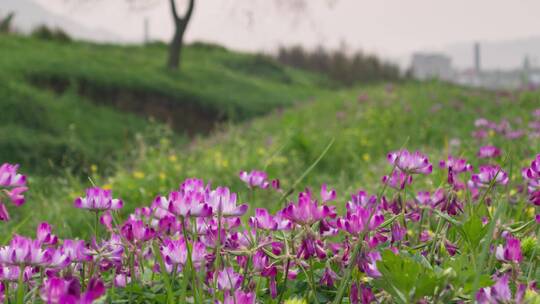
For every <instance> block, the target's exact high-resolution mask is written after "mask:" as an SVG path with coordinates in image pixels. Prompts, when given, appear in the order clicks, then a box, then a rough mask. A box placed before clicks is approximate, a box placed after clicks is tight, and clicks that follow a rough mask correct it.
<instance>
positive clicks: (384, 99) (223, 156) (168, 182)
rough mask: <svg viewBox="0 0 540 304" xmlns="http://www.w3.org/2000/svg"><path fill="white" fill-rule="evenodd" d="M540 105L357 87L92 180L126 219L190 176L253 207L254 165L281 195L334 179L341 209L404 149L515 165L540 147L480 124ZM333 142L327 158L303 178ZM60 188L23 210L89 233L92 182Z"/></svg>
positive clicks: (271, 204)
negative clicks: (81, 203)
mask: <svg viewBox="0 0 540 304" xmlns="http://www.w3.org/2000/svg"><path fill="white" fill-rule="evenodd" d="M539 101H540V93H539V92H516V93H513V94H510V95H498V94H496V93H493V92H483V91H473V90H470V89H464V88H458V87H454V86H448V85H443V84H437V83H427V84H419V83H410V84H406V85H400V86H396V87H393V88H392V87H384V86H370V87H365V88H357V89H354V90H349V91H341V92H336V93H335V94H333V95H326V96H321V98H318V99H317V100H316V101H314V102H311V103H307V104H302V105H298V106H296V107H293V108H289V109H286V110H285V111H283V112H276V113H272V114H270V115H268V116H267V117H263V118H258V119H255V120H253V121H250V122H247V123H242V124H239V125H237V126H230V127H228V128H227V129H226V130H223V131H221V132H218V133H216V134H214V135H212V136H210V137H209V138H207V139H202V140H197V141H195V142H193V143H192V144H191V145H190V146H189V148H186V149H180V150H178V149H176V148H175V147H174V145H173V143H172V142H171V139H169V138H167V137H166V136H165V137H163V138H162V140H161V141H160V144H159V145H155V146H142V147H140V150H139V152H140V153H139V154H138V158H137V161H135V162H134V163H133V166H130V167H120V168H118V170H117V173H116V174H115V175H113V176H112V177H110V178H101V177H99V176H98V175H97V174H93V175H91V177H92V179H93V181H94V182H95V183H96V184H97V185H100V186H103V187H105V188H112V189H113V193H114V196H115V197H120V198H122V199H123V200H124V202H125V203H126V206H125V207H124V210H123V211H122V212H124V213H127V212H130V211H131V210H133V208H135V207H137V206H141V205H147V204H148V203H149V202H151V201H152V200H153V199H154V197H155V196H156V195H158V194H164V193H167V192H168V191H170V190H171V189H175V188H176V187H178V184H179V183H180V182H181V181H182V180H183V179H185V178H191V177H198V178H203V179H204V180H205V181H207V182H211V183H212V185H213V186H218V185H227V186H230V187H231V188H232V189H233V190H234V191H238V192H239V195H240V201H242V202H246V201H247V202H250V197H251V195H252V194H250V191H249V190H248V189H247V188H246V187H245V185H243V183H242V182H241V181H240V180H239V178H238V172H239V171H240V170H251V169H262V170H265V171H267V172H268V173H269V176H270V178H279V179H280V180H281V185H282V188H283V190H285V191H286V190H288V189H290V188H291V187H293V186H295V190H301V189H303V188H304V187H306V186H308V185H309V186H312V187H318V186H320V185H321V184H322V183H328V184H329V185H330V186H332V187H335V188H336V189H337V190H338V193H341V194H342V196H340V197H338V202H339V204H338V206H344V202H346V200H347V199H348V197H347V196H343V195H344V194H346V193H352V192H354V191H357V190H358V189H366V190H368V191H375V189H378V188H379V185H380V179H381V177H382V175H383V174H388V173H389V170H391V166H389V165H388V164H387V161H386V154H387V153H388V152H389V151H393V150H396V149H399V148H400V147H402V146H403V145H405V147H406V148H408V149H410V150H415V149H421V150H422V151H423V152H424V153H428V155H429V156H430V160H431V162H432V163H433V164H434V165H436V164H437V163H438V161H439V160H440V159H443V158H444V157H445V155H446V154H447V153H451V154H453V155H459V156H464V157H466V158H468V159H474V157H473V156H474V155H475V154H476V153H477V151H478V148H479V147H480V146H481V145H485V144H494V145H496V146H498V147H500V148H502V151H503V153H510V155H511V156H512V159H516V160H518V159H519V160H522V159H524V158H527V157H530V156H531V155H534V154H533V153H534V152H535V151H539V150H540V140H538V137H536V138H535V137H527V136H525V137H521V138H518V139H514V140H508V139H506V138H505V137H504V136H502V135H500V134H496V133H490V136H489V137H487V138H486V139H484V140H481V141H478V140H476V139H475V138H473V137H472V136H471V130H474V121H475V120H476V119H477V118H479V117H485V118H488V119H490V120H493V121H495V122H500V121H502V120H503V119H507V120H508V122H509V123H510V126H511V127H512V129H514V130H523V131H524V132H529V131H531V130H530V129H529V127H528V124H529V122H531V121H532V120H533V119H534V117H533V116H532V114H531V112H532V110H533V109H534V108H537V107H538V105H539V104H540V102H539ZM539 132H540V131H539ZM332 140H333V144H332V145H331V147H330V149H329V150H328V152H327V153H326V154H325V155H324V157H323V158H322V160H321V161H320V162H319V163H318V164H317V165H316V166H315V168H314V169H313V170H312V171H311V172H309V174H307V176H306V177H305V178H304V179H301V180H298V179H299V177H301V176H302V174H303V173H304V172H305V171H306V169H307V168H308V167H309V166H310V165H311V164H313V162H314V161H315V160H316V159H317V158H318V157H319V156H320V154H321V153H322V152H323V151H324V149H325V147H326V146H327V145H328V144H329V143H331V142H332ZM498 161H502V159H499V160H498ZM473 165H475V166H477V165H478V164H477V163H473ZM522 165H524V164H521V163H516V164H514V165H513V169H514V171H515V172H514V175H515V176H519V172H518V171H519V169H520V168H521V166H522ZM296 181H298V183H296V184H295V182H296ZM64 183H65V185H67V186H64V187H56V188H54V189H46V191H45V190H44V189H42V188H43V181H40V180H35V183H34V186H35V187H34V189H33V191H34V192H33V194H32V195H33V197H32V200H31V202H29V203H28V206H24V209H26V208H34V207H35V206H36V205H37V206H50V210H51V211H50V212H47V213H46V214H42V215H41V217H40V219H46V220H49V221H51V222H52V223H55V224H56V225H57V226H59V227H63V228H67V229H69V230H67V231H68V232H67V233H68V234H74V235H80V234H84V229H81V228H80V226H81V224H80V223H84V222H88V223H90V222H89V221H90V220H91V217H87V216H85V214H84V213H83V212H79V211H77V210H75V209H73V207H72V200H73V199H74V198H75V197H77V196H80V195H81V194H82V191H83V190H84V188H85V187H88V186H90V183H89V182H83V183H80V182H75V183H73V182H72V181H69V180H67V181H64ZM419 185H420V184H419ZM418 190H420V189H410V191H412V192H414V191H418ZM256 195H257V201H258V202H264V203H263V204H264V205H265V207H266V208H269V209H270V210H277V209H278V208H279V207H280V206H281V204H282V203H281V202H280V196H281V194H278V193H275V192H273V191H256ZM31 206H34V207H31ZM24 209H23V210H24ZM251 210H253V208H251ZM23 214H25V211H23ZM63 214H70V217H69V218H66V217H65V216H63ZM75 223H78V224H75Z"/></svg>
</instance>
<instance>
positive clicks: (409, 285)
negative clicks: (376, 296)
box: [374, 250, 443, 303]
mask: <svg viewBox="0 0 540 304" xmlns="http://www.w3.org/2000/svg"><path fill="white" fill-rule="evenodd" d="M381 256H382V260H381V261H378V262H377V268H378V270H379V271H380V272H381V274H382V276H381V278H378V279H376V280H375V281H374V284H375V285H376V286H377V287H378V288H381V289H383V290H385V291H387V292H388V293H389V294H391V295H392V296H393V297H394V300H397V301H399V302H403V303H408V302H411V301H416V300H418V299H421V298H423V297H425V296H430V295H433V293H434V292H435V289H436V287H437V286H440V285H442V283H443V282H442V281H441V279H440V278H439V277H438V276H437V275H436V274H435V272H434V270H433V269H432V268H431V266H429V264H428V263H427V261H426V260H425V259H422V257H421V256H409V255H407V254H405V253H402V254H399V255H396V254H394V253H393V252H392V251H390V250H386V251H384V252H383V253H382V255H381Z"/></svg>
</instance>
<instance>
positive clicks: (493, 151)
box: [477, 146, 501, 158]
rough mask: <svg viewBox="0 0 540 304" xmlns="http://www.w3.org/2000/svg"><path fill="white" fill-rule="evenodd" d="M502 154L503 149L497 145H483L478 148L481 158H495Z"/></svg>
mask: <svg viewBox="0 0 540 304" xmlns="http://www.w3.org/2000/svg"><path fill="white" fill-rule="evenodd" d="M500 155H501V150H500V149H499V148H497V147H495V146H483V147H480V150H478V154H477V156H478V157H479V158H495V157H499V156H500Z"/></svg>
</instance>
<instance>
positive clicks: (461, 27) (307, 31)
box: [0, 0, 540, 62]
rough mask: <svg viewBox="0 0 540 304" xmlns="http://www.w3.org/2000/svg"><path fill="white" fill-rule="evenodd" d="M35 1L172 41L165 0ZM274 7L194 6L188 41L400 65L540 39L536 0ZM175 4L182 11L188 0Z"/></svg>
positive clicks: (265, 1) (211, 1) (127, 32)
mask: <svg viewBox="0 0 540 304" xmlns="http://www.w3.org/2000/svg"><path fill="white" fill-rule="evenodd" d="M34 1H35V2H37V3H40V4H41V5H42V6H44V7H45V8H47V9H48V10H50V11H52V12H55V13H57V14H60V15H64V16H67V17H70V18H71V19H74V20H76V21H77V22H79V23H81V24H83V25H85V26H87V27H92V28H96V27H97V28H102V29H105V30H107V31H109V32H112V33H114V34H116V35H118V36H120V37H122V39H124V40H125V41H129V42H137V41H142V39H143V20H144V18H148V19H149V21H150V36H151V37H152V38H154V39H160V40H169V38H170V36H171V34H172V24H171V18H170V15H169V14H170V11H169V7H168V1H167V0H147V1H148V2H150V3H153V5H150V6H149V7H148V8H147V9H129V8H128V5H127V4H126V3H127V1H125V0H86V4H80V2H85V1H84V0H68V1H66V0H34ZM135 1H137V0H135ZM143 1H145V0H143ZM280 1H281V2H282V3H283V2H285V1H295V0H272V1H271V0H199V1H197V6H196V10H195V13H194V17H193V21H192V23H191V24H190V26H189V29H188V31H187V34H186V39H187V40H188V41H194V40H203V41H210V42H216V43H219V44H223V45H225V46H227V47H230V48H234V49H238V50H245V51H274V50H275V49H276V48H277V47H278V46H279V45H293V44H301V45H304V46H306V47H315V46H317V45H323V46H326V47H330V48H335V47H338V46H339V45H340V44H341V42H342V41H344V42H345V43H346V45H347V46H348V48H349V49H350V50H356V49H362V50H365V51H367V52H373V53H378V54H381V55H383V56H386V57H389V58H394V59H400V60H401V58H402V57H403V56H405V55H407V54H410V53H411V52H413V51H426V50H442V49H444V48H446V47H448V46H451V45H455V44H457V43H460V42H472V41H482V42H490V41H501V40H513V39H519V38H526V37H532V36H537V37H538V36H540V18H538V16H537V14H536V13H537V12H539V11H540V1H538V0H445V1H443V0H369V1H368V0H333V1H332V0H331V3H332V4H333V5H332V9H329V8H328V3H329V0H307V1H306V2H307V3H308V6H309V8H308V10H307V11H306V12H304V13H287V11H286V10H285V9H283V7H281V8H278V7H276V5H275V4H274V3H275V2H280ZM177 2H178V4H179V5H180V6H182V4H184V3H185V2H186V0H177ZM75 3H79V4H75ZM0 7H1V4H0ZM531 56H532V57H540V54H531ZM461 61H463V60H461ZM515 61H516V62H520V61H521V58H519V59H516V60H515Z"/></svg>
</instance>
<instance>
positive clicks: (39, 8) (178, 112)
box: [0, 0, 540, 234]
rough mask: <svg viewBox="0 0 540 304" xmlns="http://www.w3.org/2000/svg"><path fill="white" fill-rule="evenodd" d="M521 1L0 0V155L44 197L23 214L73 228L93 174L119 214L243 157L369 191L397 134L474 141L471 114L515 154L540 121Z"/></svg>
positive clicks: (528, 9) (458, 146)
mask: <svg viewBox="0 0 540 304" xmlns="http://www.w3.org/2000/svg"><path fill="white" fill-rule="evenodd" d="M538 11H540V2H539V1H536V0H519V1H493V0H475V1H467V0H453V1H431V0H407V1H400V0H378V1H364V0H313V1H311V0H310V1H308V0H204V1H203V0H0V161H1V162H11V163H18V164H20V165H21V168H20V171H21V172H24V173H26V174H28V175H29V176H30V189H31V190H30V191H29V195H30V199H29V200H30V201H34V203H33V204H27V205H30V207H28V208H29V209H28V210H27V213H29V212H30V211H31V209H32V208H35V206H36V204H38V206H44V207H47V210H46V212H45V214H44V215H42V216H41V217H40V218H43V219H47V220H49V221H51V222H53V223H55V224H56V225H63V226H64V227H66V229H65V230H64V233H66V234H70V233H73V234H79V233H80V232H81V231H80V230H81V229H82V228H81V227H80V226H78V227H77V226H76V225H74V223H78V221H80V220H81V218H80V216H79V217H78V216H76V215H74V216H73V217H70V218H65V217H62V216H61V214H62V212H63V211H64V210H66V208H69V207H70V206H71V204H72V200H73V198H75V197H77V196H79V195H80V194H81V193H82V191H83V189H84V188H85V187H88V186H89V185H91V184H92V183H94V184H97V185H100V186H103V187H105V188H114V189H115V193H117V194H118V196H121V197H122V198H124V199H125V201H127V202H128V206H127V208H126V212H128V211H130V210H132V209H133V208H134V207H135V206H137V205H140V204H146V203H148V202H149V201H151V199H152V198H153V197H154V196H155V195H157V194H158V193H162V192H165V191H169V190H170V189H172V188H174V187H176V186H177V185H178V183H179V182H181V181H182V179H183V178H186V177H193V176H197V177H201V178H205V179H206V180H210V181H212V182H214V183H216V184H226V185H232V186H235V187H237V188H238V187H241V186H242V184H241V182H240V181H239V180H238V178H237V174H238V172H239V171H240V170H249V169H256V168H258V169H263V170H266V171H268V172H269V174H270V175H271V176H272V177H275V178H280V179H281V180H282V182H283V185H284V187H285V188H286V187H287V186H291V185H293V186H294V187H299V188H300V187H303V186H305V185H312V186H316V185H318V184H320V183H322V182H328V183H332V184H333V185H335V187H336V188H337V189H338V190H341V191H353V190H356V188H358V187H365V188H368V189H371V188H373V189H375V188H376V185H378V182H379V177H380V176H379V175H381V172H380V170H379V169H380V168H382V167H383V166H384V163H385V161H384V155H385V154H386V153H387V152H388V151H390V150H392V149H397V148H399V147H401V146H402V145H403V143H404V142H405V141H407V142H408V145H409V146H410V147H411V148H423V149H424V150H426V151H427V152H432V153H434V154H435V155H445V154H446V153H448V152H449V151H452V149H454V150H455V151H456V152H457V151H459V153H460V154H464V155H474V153H476V148H477V147H476V146H469V145H468V144H467V142H468V141H469V140H472V138H471V135H470V134H471V130H472V128H473V123H474V120H475V119H476V118H478V117H487V118H490V119H493V120H494V121H500V120H501V119H508V120H509V121H511V124H510V122H509V124H510V125H511V126H512V127H511V130H514V131H515V130H519V131H523V132H524V134H532V135H530V136H524V137H520V138H518V139H517V140H518V141H519V140H521V141H523V143H524V144H528V145H529V146H528V148H526V149H524V150H523V151H522V153H524V155H526V154H527V153H529V152H531V151H529V150H528V149H534V147H536V146H538V137H535V135H534V134H537V135H538V134H540V127H538V126H539V125H536V127H537V128H538V130H536V129H534V127H530V126H531V124H530V122H531V121H530V120H531V118H530V112H531V111H532V109H534V108H535V107H538V106H540V100H539V99H538V96H539V94H538V91H537V88H538V86H539V85H540V31H539V30H538V29H540V18H538V16H537V14H536V12H538ZM527 126H529V127H527ZM525 132H530V133H525ZM535 132H538V133H535ZM407 138H409V139H408V140H407ZM500 140H501V145H503V142H504V141H502V140H503V139H500ZM489 141H490V142H489V143H492V144H494V143H498V141H499V139H497V137H493V138H490V139H489ZM329 142H332V143H333V144H332V147H331V149H330V150H329V151H328V153H327V154H326V155H325V156H324V158H322V160H321V161H320V162H319V163H317V166H316V168H315V169H314V171H313V172H312V173H311V174H309V175H308V176H307V177H305V178H302V179H300V180H298V177H299V176H301V174H302V172H304V171H305V170H306V168H308V167H309V166H310V165H311V164H313V163H314V161H315V160H317V159H318V157H319V156H320V155H321V153H322V152H323V151H325V147H327V145H328V143H329ZM504 144H507V143H506V142H504ZM524 146H525V145H524ZM531 153H532V152H531ZM297 181H298V182H297ZM24 208H27V207H26V205H25V207H24ZM22 214H23V215H24V214H25V212H22ZM23 215H21V216H23ZM15 222H16V221H15ZM67 228H70V229H73V230H70V229H67Z"/></svg>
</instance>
